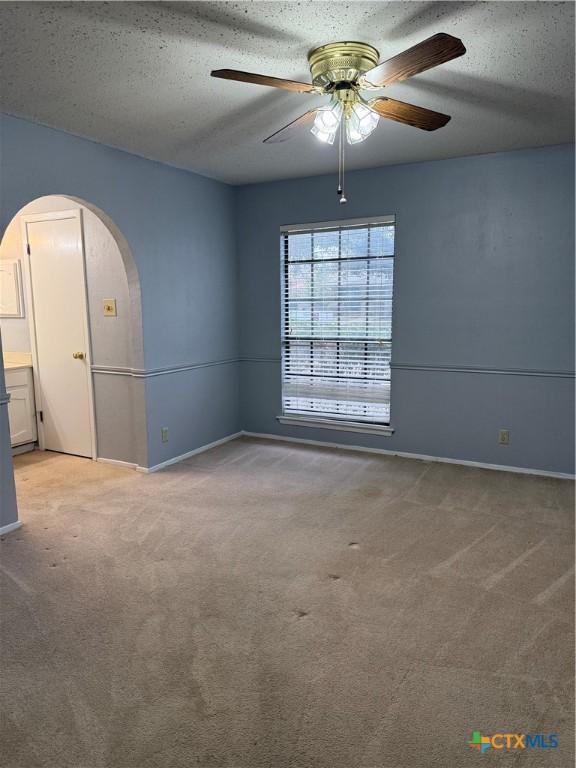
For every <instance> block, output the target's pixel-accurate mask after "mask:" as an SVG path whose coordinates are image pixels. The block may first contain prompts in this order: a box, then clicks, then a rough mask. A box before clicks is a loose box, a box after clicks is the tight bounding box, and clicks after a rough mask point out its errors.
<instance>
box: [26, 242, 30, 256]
mask: <svg viewBox="0 0 576 768" xmlns="http://www.w3.org/2000/svg"><path fill="white" fill-rule="evenodd" d="M26 253H27V254H28V256H30V243H26Z"/></svg>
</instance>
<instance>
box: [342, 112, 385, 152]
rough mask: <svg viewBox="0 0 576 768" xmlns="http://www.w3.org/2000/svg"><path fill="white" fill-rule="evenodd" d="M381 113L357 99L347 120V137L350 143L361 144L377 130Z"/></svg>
mask: <svg viewBox="0 0 576 768" xmlns="http://www.w3.org/2000/svg"><path fill="white" fill-rule="evenodd" d="M379 120H380V115H378V114H377V113H376V112H374V110H373V109H370V107H369V106H367V105H366V104H363V103H362V102H361V101H357V102H356V103H355V104H354V105H353V107H352V109H351V110H350V115H349V116H348V119H347V120H346V138H347V139H348V144H359V143H360V142H361V141H364V140H365V139H367V138H368V136H370V134H371V133H372V132H373V131H374V130H375V128H376V126H377V125H378V122H379Z"/></svg>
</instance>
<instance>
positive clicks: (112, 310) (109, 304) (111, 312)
mask: <svg viewBox="0 0 576 768" xmlns="http://www.w3.org/2000/svg"><path fill="white" fill-rule="evenodd" d="M102 305H103V307H104V315H105V317H116V299H104V300H103V302H102Z"/></svg>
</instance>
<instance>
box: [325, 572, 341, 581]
mask: <svg viewBox="0 0 576 768" xmlns="http://www.w3.org/2000/svg"><path fill="white" fill-rule="evenodd" d="M328 578H329V579H332V581H339V579H340V576H338V574H337V573H329V574H328Z"/></svg>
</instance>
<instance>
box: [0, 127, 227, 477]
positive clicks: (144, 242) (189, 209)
mask: <svg viewBox="0 0 576 768" xmlns="http://www.w3.org/2000/svg"><path fill="white" fill-rule="evenodd" d="M50 194H64V195H73V196H76V197H80V198H82V199H84V200H86V201H88V202H89V203H92V204H94V205H97V206H98V207H99V208H101V209H102V210H103V211H105V212H106V213H107V214H108V215H109V216H110V217H111V218H112V219H113V221H114V223H115V224H116V225H117V226H118V227H119V229H120V230H121V231H122V233H123V234H124V236H125V237H126V239H127V240H128V243H129V245H130V247H131V249H132V252H133V255H134V258H135V261H136V265H137V269H138V273H139V276H140V284H141V291H142V313H143V334H144V360H145V368H146V369H147V370H151V369H154V370H156V369H158V368H168V369H169V372H167V373H163V374H162V375H160V376H154V377H151V378H149V379H147V380H146V394H147V397H146V401H147V416H148V418H147V422H148V465H149V466H150V465H154V464H157V463H159V462H161V461H165V460H166V459H169V458H171V457H173V456H178V455H180V454H182V453H184V452H186V451H189V450H192V449H194V448H197V447H199V446H201V445H204V444H206V443H207V442H211V441H212V440H217V439H219V438H220V437H223V436H225V435H228V434H231V433H233V432H236V431H237V430H238V429H239V428H240V423H239V414H238V403H237V399H238V398H237V394H236V393H237V390H238V364H237V362H236V360H237V357H238V334H237V322H236V320H237V308H236V259H235V239H234V203H235V200H234V190H233V189H232V188H231V187H229V186H228V185H226V184H222V183H220V182H217V181H213V180H212V179H207V178H205V177H202V176H199V175H197V174H194V173H189V172H186V171H181V170H177V169H175V168H170V167H168V166H165V165H162V164H160V163H155V162H151V161H149V160H145V159H143V158H140V157H136V156H134V155H131V154H128V153H126V152H122V151H119V150H115V149H112V148H110V147H106V146H104V145H102V144H96V143H94V142H91V141H87V140H85V139H81V138H78V137H76V136H72V135H70V134H67V133H64V132H61V131H55V130H52V129H49V128H46V127H44V126H40V125H36V124H33V123H30V122H27V121H25V120H20V119H17V118H13V117H9V116H6V115H1V116H0V232H3V231H4V229H5V227H6V226H7V224H8V223H9V221H10V219H11V218H12V217H13V216H14V215H15V214H16V213H17V212H18V210H19V209H20V208H21V207H22V206H24V205H25V204H26V203H29V202H30V201H31V200H34V199H35V198H37V197H40V196H42V195H50ZM223 361H232V362H228V363H224V364H223ZM182 366H200V367H190V368H188V370H186V371H180V372H178V373H176V372H174V373H171V372H170V369H172V368H180V367H182ZM173 377H176V380H175V381H172V378H173ZM231 393H233V396H232V394H231ZM204 411H209V412H210V413H211V414H212V420H211V422H210V424H209V425H207V424H206V423H205V420H202V423H200V424H197V423H196V422H195V421H194V419H192V418H191V417H190V416H186V417H185V418H183V414H193V413H198V412H200V413H202V412H204ZM161 426H167V427H168V428H169V433H170V440H169V442H168V443H162V442H161V440H160V427H161Z"/></svg>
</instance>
